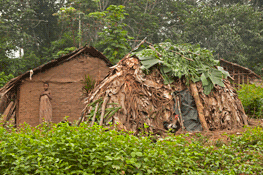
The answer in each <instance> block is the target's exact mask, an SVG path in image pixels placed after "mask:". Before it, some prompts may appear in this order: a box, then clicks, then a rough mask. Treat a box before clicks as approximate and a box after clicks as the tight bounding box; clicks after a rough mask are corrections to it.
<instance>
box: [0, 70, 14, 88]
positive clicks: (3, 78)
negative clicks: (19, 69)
mask: <svg viewBox="0 0 263 175" xmlns="http://www.w3.org/2000/svg"><path fill="white" fill-rule="evenodd" d="M12 78H14V76H13V75H12V74H9V75H5V73H4V72H1V73H0V88H1V87H3V86H4V85H5V84H6V83H7V82H8V81H9V80H11V79H12Z"/></svg>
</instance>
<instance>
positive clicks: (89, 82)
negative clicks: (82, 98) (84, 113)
mask: <svg viewBox="0 0 263 175" xmlns="http://www.w3.org/2000/svg"><path fill="white" fill-rule="evenodd" d="M95 83H96V82H95V80H93V79H92V78H90V76H89V75H87V76H86V75H85V79H84V87H83V88H84V90H85V91H86V93H89V91H90V90H92V89H93V88H94V86H95Z"/></svg>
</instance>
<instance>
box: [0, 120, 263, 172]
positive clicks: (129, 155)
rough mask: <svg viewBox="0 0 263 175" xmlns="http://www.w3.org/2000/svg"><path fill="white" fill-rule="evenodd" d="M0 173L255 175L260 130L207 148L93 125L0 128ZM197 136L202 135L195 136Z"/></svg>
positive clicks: (259, 162) (180, 138)
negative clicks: (9, 129)
mask: <svg viewBox="0 0 263 175" xmlns="http://www.w3.org/2000/svg"><path fill="white" fill-rule="evenodd" d="M0 134H1V138H0V150H1V151H0V174H3V175H4V174H10V172H12V174H14V175H16V174H171V175H172V174H260V173H261V172H262V171H263V168H262V162H263V158H262V151H263V144H262V143H263V130H262V128H260V127H258V128H254V129H248V131H246V132H245V133H244V134H243V135H242V136H230V138H231V142H230V143H229V144H225V143H222V144H221V145H220V146H219V147H215V146H213V145H208V143H205V142H204V139H203V138H202V139H192V140H191V141H187V140H189V138H188V136H189V135H188V134H186V135H180V136H170V137H167V138H165V139H161V140H157V142H156V143H153V142H152V139H151V137H139V138H138V137H135V136H133V135H129V134H127V133H123V132H117V131H115V130H108V131H106V129H104V128H101V127H100V126H98V125H94V126H93V127H88V126H87V124H85V123H82V124H81V126H80V127H76V126H69V125H68V123H60V124H55V125H54V126H52V127H50V126H48V125H44V126H42V127H37V128H31V127H29V126H25V127H22V128H20V129H19V130H15V129H14V130H13V131H11V132H9V131H7V130H6V129H4V128H2V127H0ZM201 137H203V136H201ZM204 143H205V144H204Z"/></svg>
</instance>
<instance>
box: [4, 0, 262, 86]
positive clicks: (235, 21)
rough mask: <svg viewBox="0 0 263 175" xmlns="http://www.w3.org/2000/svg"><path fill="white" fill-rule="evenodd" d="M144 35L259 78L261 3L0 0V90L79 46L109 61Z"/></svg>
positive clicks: (248, 0)
mask: <svg viewBox="0 0 263 175" xmlns="http://www.w3.org/2000/svg"><path fill="white" fill-rule="evenodd" d="M145 37H147V41H148V42H150V43H153V44H155V43H160V42H164V41H170V42H173V43H176V44H183V43H190V44H199V45H200V46H201V47H202V48H206V49H209V50H212V51H214V52H213V54H214V57H215V59H219V58H223V59H226V60H228V61H231V62H235V63H238V64H240V65H242V66H245V67H248V68H250V69H251V70H253V71H255V72H256V73H257V74H260V75H263V70H262V68H263V47H262V46H263V0H220V1H219V0H0V87H1V86H3V85H4V84H5V83H6V82H7V81H8V80H10V79H11V78H12V77H14V76H17V75H19V74H21V73H23V72H25V71H27V70H30V69H32V68H34V67H37V66H39V65H41V64H43V63H46V62H48V61H50V60H52V59H54V58H57V57H59V56H61V55H63V54H67V53H68V52H70V51H72V50H75V49H76V48H78V47H81V46H84V45H85V44H87V45H92V46H94V47H96V48H97V49H98V50H99V51H101V52H103V53H104V54H105V55H106V56H107V57H108V58H109V59H110V60H111V61H112V62H113V63H116V62H117V61H118V60H119V59H121V58H122V57H123V56H124V55H125V54H127V53H128V52H129V51H131V49H132V48H134V47H135V46H136V45H137V44H138V43H139V42H140V40H142V39H144V38H145Z"/></svg>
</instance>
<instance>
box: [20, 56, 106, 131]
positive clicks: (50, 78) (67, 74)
mask: <svg viewBox="0 0 263 175" xmlns="http://www.w3.org/2000/svg"><path fill="white" fill-rule="evenodd" d="M108 71H109V67H108V66H107V65H106V63H105V62H104V61H103V60H101V59H99V58H94V57H91V56H88V55H81V56H79V57H77V58H74V59H72V60H71V61H68V62H64V63H63V64H61V65H59V66H56V67H52V68H50V69H48V70H46V71H43V72H41V73H38V74H36V75H33V77H32V80H29V77H28V78H26V79H24V80H23V81H22V82H21V85H20V87H19V97H18V98H19V108H18V115H17V124H18V125H20V124H23V123H24V122H26V123H28V124H30V125H31V126H37V125H38V124H39V96H40V93H41V92H42V91H43V82H48V83H49V89H50V90H51V95H52V98H53V99H52V100H51V103H52V110H53V113H52V122H55V123H57V122H60V121H61V120H63V118H64V117H65V116H70V117H69V118H68V120H69V121H71V122H72V121H74V120H78V118H79V116H80V114H81V111H82V110H83V108H84V103H83V101H84V99H83V95H82V94H83V90H82V87H83V86H84V83H83V80H84V78H85V75H89V76H90V77H91V78H92V79H94V80H101V79H103V78H104V77H105V76H106V75H107V74H108Z"/></svg>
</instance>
